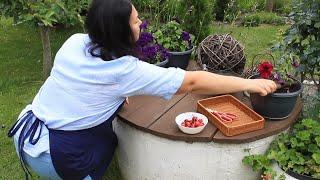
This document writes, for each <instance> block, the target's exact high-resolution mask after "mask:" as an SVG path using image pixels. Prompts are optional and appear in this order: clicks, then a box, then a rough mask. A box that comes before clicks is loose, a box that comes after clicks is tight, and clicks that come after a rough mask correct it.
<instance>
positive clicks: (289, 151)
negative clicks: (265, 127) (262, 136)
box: [243, 119, 320, 180]
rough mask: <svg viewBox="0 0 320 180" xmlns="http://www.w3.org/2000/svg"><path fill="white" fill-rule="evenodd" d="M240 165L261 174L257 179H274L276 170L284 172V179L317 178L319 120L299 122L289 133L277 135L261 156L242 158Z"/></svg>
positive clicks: (319, 139)
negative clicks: (258, 171) (249, 167)
mask: <svg viewBox="0 0 320 180" xmlns="http://www.w3.org/2000/svg"><path fill="white" fill-rule="evenodd" d="M243 163H244V164H245V165H248V166H251V167H252V168H253V170H260V171H262V176H261V177H262V178H263V179H265V180H271V179H276V177H277V175H279V174H278V173H277V172H279V171H278V170H277V169H282V171H283V172H281V173H285V174H284V175H282V179H283V177H284V176H285V177H294V178H293V179H299V180H315V179H320V123H319V121H317V120H314V119H303V120H302V121H300V122H298V123H297V124H295V126H294V127H293V129H292V131H290V132H288V133H285V134H280V135H279V136H278V137H277V138H276V139H275V140H274V141H273V142H272V143H271V145H270V148H269V149H268V150H267V152H266V153H265V154H263V155H261V154H260V155H259V154H257V155H248V156H245V157H244V159H243ZM274 167H275V168H276V169H274ZM278 167H279V168H278ZM280 179H281V178H280Z"/></svg>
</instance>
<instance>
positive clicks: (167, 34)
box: [154, 21, 194, 51]
mask: <svg viewBox="0 0 320 180" xmlns="http://www.w3.org/2000/svg"><path fill="white" fill-rule="evenodd" d="M154 35H155V38H156V41H157V42H158V43H159V44H161V45H162V46H163V47H165V48H166V49H168V50H170V51H187V50H189V49H192V48H193V41H194V36H193V35H192V34H189V33H188V32H186V31H183V30H182V27H181V25H180V24H179V23H177V22H176V21H170V22H168V23H166V24H163V25H162V26H161V27H160V29H158V30H156V31H155V33H154Z"/></svg>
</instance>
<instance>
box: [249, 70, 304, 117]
mask: <svg viewBox="0 0 320 180" xmlns="http://www.w3.org/2000/svg"><path fill="white" fill-rule="evenodd" d="M255 78H257V76H252V77H250V79H255ZM296 82H297V84H296V87H295V88H294V92H290V93H279V92H275V93H272V94H268V95H267V96H260V95H259V94H257V93H251V94H250V100H251V105H252V108H253V110H254V111H256V112H257V113H258V114H260V115H262V116H263V117H265V118H267V119H270V120H281V119H285V118H287V117H288V116H290V114H291V112H292V110H293V108H294V106H295V104H296V102H297V98H298V96H299V94H300V93H301V92H302V89H303V86H302V84H301V82H299V81H296Z"/></svg>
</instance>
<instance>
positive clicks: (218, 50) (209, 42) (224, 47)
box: [197, 34, 246, 75]
mask: <svg viewBox="0 0 320 180" xmlns="http://www.w3.org/2000/svg"><path fill="white" fill-rule="evenodd" d="M243 49H244V47H243V46H242V45H241V44H240V43H239V42H238V41H237V40H235V39H234V38H233V37H232V36H230V35H229V34H223V35H210V36H208V37H206V38H205V39H204V40H203V41H202V42H201V43H200V44H199V47H198V50H197V54H198V63H199V64H201V65H202V66H203V69H205V70H208V71H210V72H216V73H217V72H218V73H219V72H222V73H224V72H226V73H228V72H230V73H236V74H237V75H241V74H242V73H243V70H244V66H245V64H246V58H245V56H244V51H243Z"/></svg>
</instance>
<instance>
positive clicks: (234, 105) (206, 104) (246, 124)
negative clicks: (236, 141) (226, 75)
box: [197, 95, 265, 136]
mask: <svg viewBox="0 0 320 180" xmlns="http://www.w3.org/2000/svg"><path fill="white" fill-rule="evenodd" d="M207 108H209V109H213V110H216V111H219V112H228V113H232V114H235V115H237V119H236V120H234V121H232V122H222V121H221V120H220V119H219V118H218V117H217V116H215V115H213V114H212V113H210V112H209V111H208V110H207ZM197 111H198V112H200V113H202V114H204V115H205V116H207V117H208V119H209V121H210V122H211V123H213V124H214V125H215V126H216V127H217V128H218V129H219V130H220V131H221V132H222V133H223V134H224V135H226V136H234V135H238V134H242V133H246V132H251V131H255V130H258V129H262V128H263V127H264V122H265V120H264V118H263V117H262V116H260V115H259V114H257V113H256V112H254V111H253V110H252V109H250V108H249V107H248V106H246V105H245V104H243V103H242V102H240V101H239V100H238V99H236V98H235V97H233V96H231V95H222V96H216V97H212V98H207V99H201V100H199V101H198V103H197Z"/></svg>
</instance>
